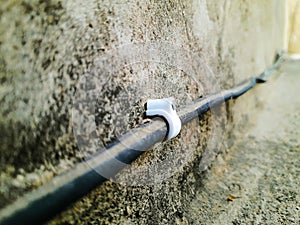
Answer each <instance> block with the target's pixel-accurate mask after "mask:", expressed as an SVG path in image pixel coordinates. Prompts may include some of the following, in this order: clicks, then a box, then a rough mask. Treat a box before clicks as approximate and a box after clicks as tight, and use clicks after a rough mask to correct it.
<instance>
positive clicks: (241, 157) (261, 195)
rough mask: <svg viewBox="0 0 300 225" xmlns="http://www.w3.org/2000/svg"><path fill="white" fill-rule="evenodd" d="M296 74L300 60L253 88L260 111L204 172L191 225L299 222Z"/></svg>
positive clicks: (299, 144)
mask: <svg viewBox="0 0 300 225" xmlns="http://www.w3.org/2000/svg"><path fill="white" fill-rule="evenodd" d="M299 75H300V62H293V63H286V64H285V66H284V69H283V72H282V73H280V74H279V75H278V76H277V77H274V78H272V80H270V82H269V83H267V84H264V85H263V86H261V87H259V88H258V90H255V91H256V93H257V92H259V94H260V95H259V97H258V99H257V100H258V102H260V109H259V110H256V111H255V110H253V111H252V112H251V113H250V114H249V118H248V120H249V121H251V123H250V124H252V125H249V126H244V127H243V128H242V129H240V130H239V132H238V133H235V134H234V135H235V138H234V142H235V143H234V145H233V147H232V148H230V150H229V152H228V153H227V154H226V155H225V156H224V157H222V156H219V157H218V160H217V162H216V163H215V165H214V166H213V167H212V169H211V170H210V171H209V172H208V174H207V177H206V179H205V180H204V181H203V183H204V186H203V189H202V190H200V192H199V193H198V195H197V197H196V199H195V200H194V201H193V203H192V205H193V207H192V210H191V214H192V219H191V222H192V224H299V223H300V189H299V186H300V98H299V93H300V90H299V88H300V76H299ZM238 101H247V99H245V98H244V97H241V98H240V99H239V100H238ZM237 104H238V102H237ZM229 195H232V196H229ZM234 197H236V198H234Z"/></svg>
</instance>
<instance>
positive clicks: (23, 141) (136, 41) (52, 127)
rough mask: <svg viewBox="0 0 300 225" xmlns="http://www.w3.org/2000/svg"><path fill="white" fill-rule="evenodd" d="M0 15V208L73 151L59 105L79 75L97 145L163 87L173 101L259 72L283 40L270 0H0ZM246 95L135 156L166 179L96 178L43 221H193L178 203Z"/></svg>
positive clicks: (68, 103) (277, 2) (77, 154)
mask: <svg viewBox="0 0 300 225" xmlns="http://www.w3.org/2000/svg"><path fill="white" fill-rule="evenodd" d="M0 16H1V18H0V76H1V79H0V82H1V92H0V101H1V108H0V128H1V135H0V139H1V146H0V153H1V193H0V194H1V198H0V201H1V203H0V204H1V206H4V205H5V204H7V203H9V202H11V201H13V200H14V199H16V197H17V196H19V195H21V194H23V193H24V192H25V191H28V190H30V189H33V188H35V187H36V186H39V185H40V184H42V183H43V182H46V181H47V180H49V179H51V177H52V176H54V175H56V174H57V173H60V172H61V171H63V170H65V169H66V168H68V167H69V166H70V165H72V164H73V163H74V162H77V161H78V160H80V159H82V157H83V155H84V153H85V152H83V150H85V149H78V146H77V143H76V140H75V138H74V135H73V130H72V129H73V125H74V123H76V122H78V121H76V119H78V118H76V117H75V118H73V120H72V117H71V111H72V110H71V109H72V106H73V105H72V101H76V98H75V96H76V95H75V91H76V90H78V86H76V84H77V82H78V80H79V79H81V78H82V77H83V76H86V75H87V74H90V75H92V76H93V77H97V81H98V82H99V83H100V84H101V88H100V89H99V90H98V92H97V93H96V94H97V102H96V108H97V109H98V113H96V116H95V118H96V121H95V122H96V124H97V125H98V128H97V131H98V133H99V136H100V138H101V139H100V140H101V141H100V143H98V142H97V143H92V144H95V145H97V146H98V147H99V146H104V145H105V144H107V143H109V142H110V141H111V140H113V139H114V138H115V137H116V136H118V134H120V133H122V132H124V131H125V130H126V129H129V128H131V127H134V126H135V125H136V124H138V123H141V122H142V119H143V118H142V113H143V111H141V110H140V109H141V108H142V106H143V103H144V102H145V101H146V99H147V98H149V97H152V98H155V97H159V98H160V97H169V96H174V97H175V98H177V104H180V105H181V104H184V103H185V102H189V101H191V100H192V99H195V98H197V97H199V96H200V95H205V94H207V93H211V92H214V91H217V90H218V89H223V88H227V87H231V86H233V85H235V84H236V83H238V82H240V81H241V80H243V79H245V78H247V77H249V76H252V75H254V74H257V73H259V72H261V71H262V70H264V68H265V67H266V66H267V65H269V64H270V63H271V62H272V60H273V56H274V54H275V52H276V50H279V49H281V48H282V46H283V30H284V1H281V0H266V1H252V0H246V1H238V0H236V1H229V0H220V1H205V0H203V1H202V0H199V1H192V0H191V1H151V0H149V1H106V0H103V1H96V0H89V1H77V0H76V1H56V0H52V1H38V0H33V1H29V0H28V1H21V0H15V1H4V2H3V3H1V5H0ZM106 60H107V61H106ZM105 63H107V64H105ZM253 96H254V97H252V98H251V101H250V103H251V104H249V102H247V104H246V103H245V105H243V103H240V104H239V105H237V106H236V107H235V110H234V111H233V112H232V111H231V106H230V105H227V107H226V109H227V111H226V109H225V107H223V108H221V109H220V110H221V112H222V113H221V115H218V113H217V112H215V113H214V112H213V113H212V115H208V116H206V117H205V118H201V119H200V121H196V122H194V123H191V124H190V125H189V126H188V127H187V128H185V129H184V130H183V132H182V134H181V135H180V136H179V137H178V138H176V139H174V140H173V141H171V142H168V143H165V144H164V145H163V146H162V147H161V146H158V147H157V148H155V150H154V151H153V152H150V153H149V154H147V155H146V156H144V157H142V158H141V159H139V160H138V162H137V163H136V164H135V166H136V167H138V166H140V165H146V168H148V167H149V168H150V167H151V164H153V162H156V163H158V162H163V164H164V163H165V165H167V166H166V167H163V169H165V170H164V171H168V170H170V171H171V172H170V175H173V176H172V177H171V178H168V179H162V181H164V182H163V183H161V184H156V185H152V184H148V185H143V186H141V187H131V186H128V185H127V186H124V185H121V184H117V183H113V182H108V183H107V184H105V185H103V186H102V187H100V188H99V189H98V190H95V191H94V192H92V193H91V194H90V195H89V196H88V197H86V198H84V199H82V200H81V201H79V202H78V203H76V204H75V205H74V206H72V207H71V208H70V210H68V211H67V212H65V213H63V214H62V215H61V216H60V217H58V218H56V220H54V221H52V223H53V224H59V223H62V222H63V221H64V222H65V223H69V224H74V223H75V224H78V223H87V222H90V223H92V222H94V223H100V224H188V223H189V222H190V223H192V222H194V223H196V224H197V223H198V222H197V221H189V220H190V218H189V215H188V214H187V211H188V210H187V209H188V208H189V202H190V200H191V199H192V198H193V196H194V193H195V192H196V191H197V189H198V188H201V176H202V175H203V171H204V170H205V169H206V168H207V166H209V163H210V161H211V160H212V159H213V157H214V155H215V153H216V152H219V151H226V144H225V147H224V146H223V145H222V140H223V138H224V135H223V133H224V132H225V130H226V129H225V128H226V127H227V128H228V129H231V128H232V127H233V126H234V125H235V124H240V125H241V124H243V123H244V122H247V120H246V118H247V109H248V108H250V107H253V106H255V105H256V104H257V102H256V101H255V95H253ZM124 106H125V107H124ZM241 110H243V112H244V113H240V111H241ZM123 114H124V115H125V116H124V115H123ZM121 115H123V116H122V117H121ZM119 118H122V119H121V120H120V119H119ZM215 120H218V123H214V121H215ZM124 121H125V122H124ZM238 122H239V123H238ZM198 123H200V124H201V125H202V126H201V127H200V128H199V126H198ZM226 125H227V126H226ZM78 126H79V127H80V123H79V125H78ZM78 126H77V127H78ZM87 139H88V138H87ZM219 143H220V144H221V145H219ZM229 144H230V143H229ZM92 151H93V149H92ZM169 152H171V155H170V153H169ZM203 152H206V153H205V157H203ZM187 153H188V154H187ZM181 155H183V156H181ZM166 159H167V160H166ZM181 161H183V163H180V162H181ZM178 163H179V164H178ZM154 164H155V163H154ZM147 166H148V167H147ZM159 168H160V167H159ZM172 171H175V172H172ZM156 172H157V173H159V172H160V171H156V170H155V167H154V169H153V170H151V171H150V176H155V175H156V176H158V177H159V175H160V174H159V175H157V174H156ZM124 178H130V179H133V180H134V181H143V182H144V181H145V182H146V183H147V182H149V181H148V180H143V175H139V174H137V175H134V176H133V177H132V176H130V174H129V175H128V174H127V175H126V173H125V175H124V176H123V179H124ZM157 179H158V180H159V179H160V178H157ZM149 183H151V182H149Z"/></svg>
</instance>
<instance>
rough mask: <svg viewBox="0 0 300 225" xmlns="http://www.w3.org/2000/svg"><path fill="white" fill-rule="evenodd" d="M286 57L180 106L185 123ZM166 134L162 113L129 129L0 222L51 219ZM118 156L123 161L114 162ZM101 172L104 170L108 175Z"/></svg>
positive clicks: (14, 206)
mask: <svg viewBox="0 0 300 225" xmlns="http://www.w3.org/2000/svg"><path fill="white" fill-rule="evenodd" d="M283 60H284V58H283V53H282V52H281V53H279V54H278V55H277V59H276V62H275V63H274V64H273V65H272V66H271V67H270V68H269V69H267V70H265V71H264V72H263V73H262V74H260V75H259V76H258V77H254V78H250V79H248V80H246V81H245V82H242V83H241V84H239V85H237V86H236V87H234V88H231V89H228V90H224V91H221V92H219V93H215V94H210V95H208V96H205V97H201V98H199V99H197V100H195V101H193V102H192V103H190V104H188V105H186V106H184V107H181V108H180V109H179V112H178V116H179V118H180V120H181V123H182V125H185V124H187V123H188V122H190V121H191V120H193V119H195V118H198V117H199V116H200V115H202V114H204V113H206V112H207V111H208V110H210V109H211V108H213V107H214V106H216V105H219V104H221V103H223V102H225V101H228V100H230V99H235V98H238V97H239V96H241V95H243V94H244V93H246V92H247V91H249V90H250V89H252V88H253V87H254V86H255V85H256V84H258V83H264V82H266V81H267V80H268V78H269V76H270V75H271V74H273V73H274V72H275V71H276V70H278V68H279V67H280V65H281V64H282V61H283ZM167 134H168V126H167V123H166V122H165V120H163V119H161V118H159V117H155V118H153V119H152V120H151V122H149V123H146V124H142V125H141V126H139V127H137V128H134V129H132V130H130V131H129V132H128V133H126V134H125V135H123V136H122V137H120V138H119V139H118V140H117V141H115V142H113V143H112V144H110V145H109V146H107V147H105V148H103V149H101V150H99V151H98V152H96V154H94V155H92V156H91V157H90V158H89V159H88V160H87V161H85V162H81V163H79V164H77V165H75V166H74V167H73V168H71V169H70V170H68V171H67V172H65V173H63V174H61V175H58V176H57V177H55V178H54V179H53V180H52V181H50V182H49V183H48V184H45V185H44V186H41V187H39V188H38V189H37V190H34V191H32V192H31V193H28V194H26V195H25V196H24V197H22V198H20V199H18V200H17V201H16V202H14V203H12V204H11V205H9V206H7V207H6V208H4V209H3V210H2V211H0V224H2V225H4V224H14V225H17V224H22V225H25V224H41V223H44V222H46V221H48V220H49V219H51V218H53V217H54V216H55V215H57V214H58V213H60V212H61V211H63V210H64V209H65V208H66V207H68V206H69V205H71V204H72V203H74V202H75V201H77V200H78V199H80V198H81V197H83V196H85V195H86V194H88V193H89V192H90V191H91V190H93V189H95V188H96V187H98V186H99V185H101V184H102V183H103V182H105V181H106V180H107V179H108V178H109V177H111V178H113V177H114V176H115V175H116V174H117V173H118V172H120V171H121V170H122V169H124V167H125V166H126V165H128V164H130V163H132V162H133V161H134V160H136V159H137V158H138V157H139V156H140V155H141V154H143V153H144V152H145V151H148V150H149V149H151V148H152V147H153V146H154V145H155V144H156V143H159V142H162V141H164V140H165V138H166V136H167ZM116 160H118V161H121V162H123V164H120V163H115V162H116ZM99 171H100V172H99ZM102 172H103V173H102ZM100 174H105V177H104V176H101V175H100Z"/></svg>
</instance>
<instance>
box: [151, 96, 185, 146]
mask: <svg viewBox="0 0 300 225" xmlns="http://www.w3.org/2000/svg"><path fill="white" fill-rule="evenodd" d="M146 115H147V116H162V117H164V118H165V119H166V120H167V122H168V126H169V130H168V136H167V140H170V139H171V138H173V137H176V136H177V135H178V134H179V132H180V130H181V120H180V118H179V116H178V115H177V112H176V107H175V105H174V104H173V102H172V99H171V98H164V99H150V100H148V101H147V105H146Z"/></svg>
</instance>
